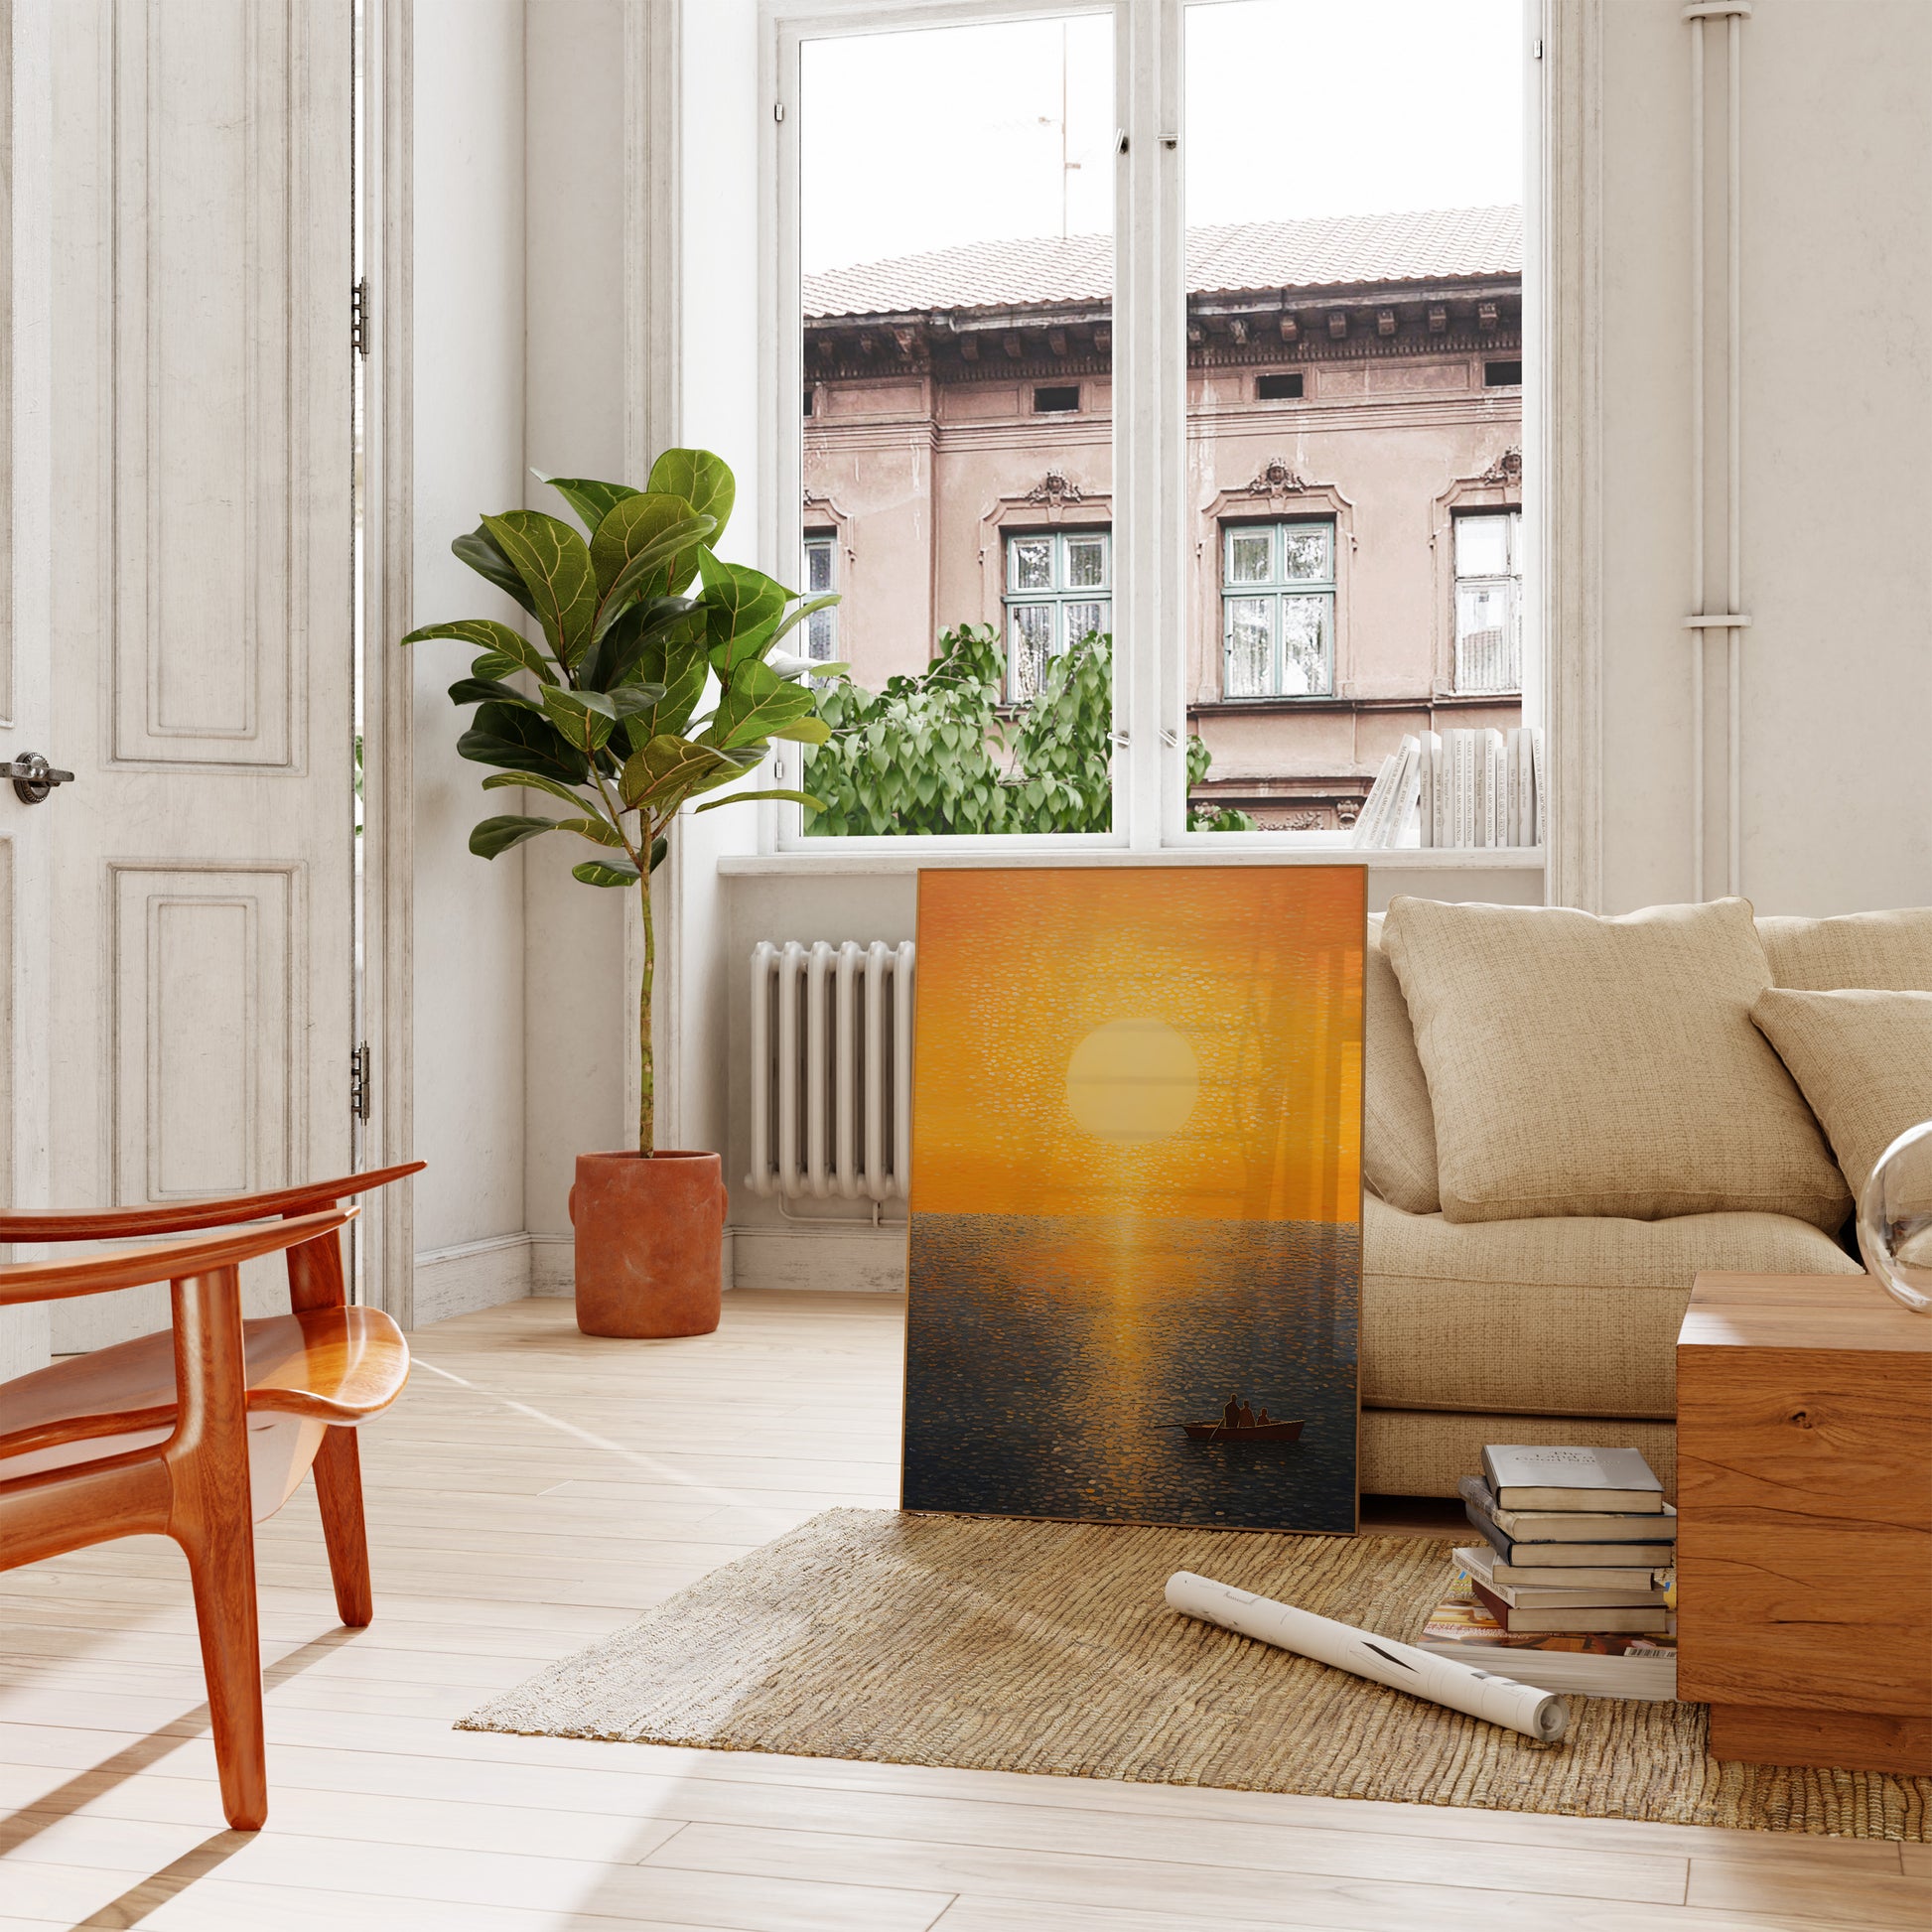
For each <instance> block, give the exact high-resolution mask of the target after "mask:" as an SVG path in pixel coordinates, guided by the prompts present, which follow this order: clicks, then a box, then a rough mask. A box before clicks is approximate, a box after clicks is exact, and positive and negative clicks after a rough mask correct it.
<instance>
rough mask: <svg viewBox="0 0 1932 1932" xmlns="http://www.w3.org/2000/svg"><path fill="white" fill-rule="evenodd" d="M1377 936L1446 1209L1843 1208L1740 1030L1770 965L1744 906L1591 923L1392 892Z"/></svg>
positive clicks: (1654, 1213) (1815, 1144)
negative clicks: (1411, 1028)
mask: <svg viewBox="0 0 1932 1932" xmlns="http://www.w3.org/2000/svg"><path fill="white" fill-rule="evenodd" d="M1382 943H1383V946H1384V947H1385V948H1386V950H1387V952H1388V955H1389V958H1390V959H1391V961H1392V962H1393V963H1394V966H1395V970H1396V974H1397V977H1398V978H1399V979H1400V980H1401V982H1402V992H1403V997H1404V998H1405V999H1406V1000H1407V1002H1408V1005H1409V1014H1410V1018H1411V1019H1412V1020H1413V1021H1414V1023H1415V1031H1416V1050H1417V1053H1418V1054H1419V1056H1420V1058H1421V1060H1422V1065H1423V1068H1424V1070H1425V1072H1426V1073H1427V1075H1428V1078H1429V1095H1430V1102H1431V1106H1432V1110H1433V1112H1434V1114H1435V1118H1436V1157H1437V1168H1438V1174H1439V1184H1440V1191H1441V1195H1442V1201H1443V1212H1444V1213H1445V1214H1446V1215H1448V1217H1449V1219H1450V1220H1451V1221H1503V1220H1520V1219H1525V1218H1529V1217H1534V1216H1540V1215H1561V1214H1609V1215H1618V1216H1626V1217H1629V1218H1633V1219H1636V1220H1646V1221H1647V1220H1660V1219H1663V1218H1664V1217H1666V1216H1670V1215H1679V1214H1704V1213H1719V1212H1755V1213H1770V1214H1791V1215H1795V1216H1797V1217H1798V1218H1799V1219H1800V1220H1806V1221H1811V1222H1813V1223H1815V1224H1816V1225H1817V1226H1819V1227H1822V1228H1834V1227H1837V1226H1838V1225H1839V1224H1840V1223H1841V1222H1842V1221H1843V1220H1844V1219H1845V1216H1846V1213H1847V1212H1848V1210H1849V1209H1850V1207H1851V1197H1850V1195H1849V1194H1848V1193H1847V1192H1846V1188H1845V1181H1844V1179H1843V1177H1842V1176H1841V1175H1840V1173H1839V1172H1838V1168H1837V1166H1836V1165H1835V1164H1834V1162H1833V1160H1832V1156H1831V1150H1830V1149H1829V1148H1828V1147H1827V1146H1826V1145H1825V1141H1824V1137H1823V1136H1822V1135H1821V1134H1820V1133H1819V1131H1818V1123H1817V1122H1816V1121H1815V1120H1814V1119H1813V1118H1812V1115H1811V1110H1810V1109H1809V1108H1808V1107H1807V1106H1806V1105H1805V1101H1804V1096H1803V1095H1802V1094H1801V1093H1800V1092H1799V1091H1798V1088H1797V1086H1796V1084H1795V1083H1794V1082H1793V1080H1792V1078H1791V1076H1790V1074H1789V1073H1787V1072H1786V1071H1785V1069H1784V1064H1783V1062H1782V1061H1781V1060H1780V1059H1779V1058H1778V1056H1777V1054H1776V1053H1774V1052H1773V1051H1772V1050H1771V1047H1770V1044H1769V1042H1768V1041H1766V1039H1765V1038H1764V1036H1763V1035H1762V1034H1760V1033H1759V1032H1758V1031H1757V1029H1756V1028H1755V1027H1753V1026H1752V1025H1751V1021H1750V1011H1751V1007H1752V1006H1753V1004H1754V1003H1755V1002H1756V1000H1757V996H1758V995H1759V994H1760V993H1762V992H1763V991H1764V989H1765V988H1766V987H1767V986H1768V985H1769V984H1770V978H1771V976H1770V972H1769V969H1768V968H1767V966H1766V965H1765V960H1764V948H1763V947H1762V946H1761V945H1760V944H1759V943H1758V938H1757V931H1756V928H1755V926H1754V925H1753V924H1752V922H1751V908H1750V904H1749V902H1748V901H1747V900H1745V899H1741V898H1726V899H1717V900H1714V901H1712V902H1711V903H1709V904H1705V905H1663V906H1653V907H1651V908H1650V909H1649V910H1648V911H1644V912H1631V913H1627V914H1625V915H1624V916H1622V917H1621V918H1598V917H1596V916H1594V915H1593V914H1591V913H1588V912H1579V911H1574V910H1572V909H1571V908H1569V907H1567V906H1520V905H1449V904H1445V903H1442V902H1441V901H1439V900H1436V899H1425V898H1407V897H1403V898H1398V899H1396V900H1395V902H1394V903H1393V904H1392V905H1391V906H1390V907H1389V912H1388V916H1387V918H1386V920H1385V921H1384V923H1383V928H1382Z"/></svg>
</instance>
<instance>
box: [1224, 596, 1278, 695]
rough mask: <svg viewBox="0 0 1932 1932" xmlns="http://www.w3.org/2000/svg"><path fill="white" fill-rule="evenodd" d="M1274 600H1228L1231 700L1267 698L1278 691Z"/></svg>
mask: <svg viewBox="0 0 1932 1932" xmlns="http://www.w3.org/2000/svg"><path fill="white" fill-rule="evenodd" d="M1274 608H1275V600H1274V599H1273V598H1271V597H1236V598H1230V599H1229V600H1228V607H1227V625H1228V669H1227V695H1228V696H1229V697H1230V698H1266V697H1270V696H1272V695H1273V694H1274V689H1275V661H1274V660H1275V642H1274V628H1273V625H1272V624H1271V623H1270V621H1269V620H1270V618H1271V617H1272V616H1273V613H1274Z"/></svg>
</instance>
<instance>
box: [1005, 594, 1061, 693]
mask: <svg viewBox="0 0 1932 1932" xmlns="http://www.w3.org/2000/svg"><path fill="white" fill-rule="evenodd" d="M1054 615H1055V612H1054V607H1053V606H1052V605H1050V604H1016V605H1015V606H1014V607H1013V628H1012V631H1011V634H1010V637H1009V646H1008V647H1009V650H1010V652H1011V657H1010V660H1009V667H1008V685H1007V695H1008V696H1009V697H1010V698H1012V700H1013V701H1014V702H1015V703H1016V704H1025V703H1026V701H1027V700H1028V699H1029V698H1031V697H1032V696H1033V695H1034V694H1035V692H1036V691H1037V690H1038V689H1039V681H1040V679H1041V678H1042V677H1044V676H1045V674H1046V660H1047V659H1048V658H1049V657H1051V656H1052V654H1053V618H1054Z"/></svg>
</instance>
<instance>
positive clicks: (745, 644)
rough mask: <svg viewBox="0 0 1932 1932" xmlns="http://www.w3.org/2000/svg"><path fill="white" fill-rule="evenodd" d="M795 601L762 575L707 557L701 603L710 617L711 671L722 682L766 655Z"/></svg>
mask: <svg viewBox="0 0 1932 1932" xmlns="http://www.w3.org/2000/svg"><path fill="white" fill-rule="evenodd" d="M791 597H792V593H791V592H790V591H788V590H786V589H785V587H784V586H783V585H782V584H780V583H777V582H776V581H774V580H773V579H772V578H769V577H767V576H765V574H764V572H763V571H761V570H752V569H750V568H748V567H747V566H746V565H744V564H728V563H724V562H722V561H721V560H720V559H719V558H718V557H716V556H715V555H713V553H712V552H711V551H709V550H707V551H706V552H705V553H704V595H703V597H701V598H700V599H699V600H698V602H699V604H700V605H701V606H702V608H703V610H704V614H705V635H706V637H707V639H708V640H709V642H710V644H711V662H712V667H713V669H715V670H716V671H717V672H718V673H719V675H720V676H723V675H724V674H725V673H726V672H727V671H728V670H731V669H732V668H734V667H735V666H737V665H739V664H741V663H745V662H748V661H750V660H751V659H754V658H757V657H760V656H762V655H763V648H764V646H765V645H766V644H768V643H769V642H770V641H771V636H772V634H773V632H774V631H775V630H776V629H777V625H778V620H779V619H780V618H781V617H782V616H783V615H784V608H785V606H786V605H787V604H788V603H789V602H790V601H791Z"/></svg>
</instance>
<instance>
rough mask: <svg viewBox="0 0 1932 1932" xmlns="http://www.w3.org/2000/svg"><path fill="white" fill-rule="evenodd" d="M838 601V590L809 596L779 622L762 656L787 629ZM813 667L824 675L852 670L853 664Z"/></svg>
mask: <svg viewBox="0 0 1932 1932" xmlns="http://www.w3.org/2000/svg"><path fill="white" fill-rule="evenodd" d="M838 601H839V594H838V592H837V591H827V592H825V593H824V594H823V595H822V596H820V597H808V598H807V599H806V600H805V601H804V603H802V604H800V605H799V606H798V607H797V609H796V610H794V611H792V612H790V613H789V614H788V615H787V616H786V618H785V621H784V622H783V623H781V624H779V626H778V627H777V629H775V630H774V631H772V633H771V635H770V636H769V637H768V638H766V639H765V644H764V649H763V650H762V651H760V652H759V655H760V656H761V657H768V656H769V655H770V654H771V646H772V645H773V644H775V643H776V642H777V641H778V639H779V638H780V637H782V636H783V635H784V634H785V633H786V632H787V631H789V630H794V629H796V628H797V626H798V625H799V624H801V623H803V622H804V621H805V620H806V619H807V618H808V617H810V616H811V615H812V613H813V612H814V611H825V610H829V609H830V608H831V607H832V606H833V605H834V604H836V603H837V602H838ZM812 669H813V671H814V672H815V673H817V674H819V675H821V676H822V675H827V674H829V673H830V672H831V671H834V670H840V671H843V670H850V669H851V666H850V665H848V664H835V665H826V666H820V665H816V664H814V665H813V666H812Z"/></svg>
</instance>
